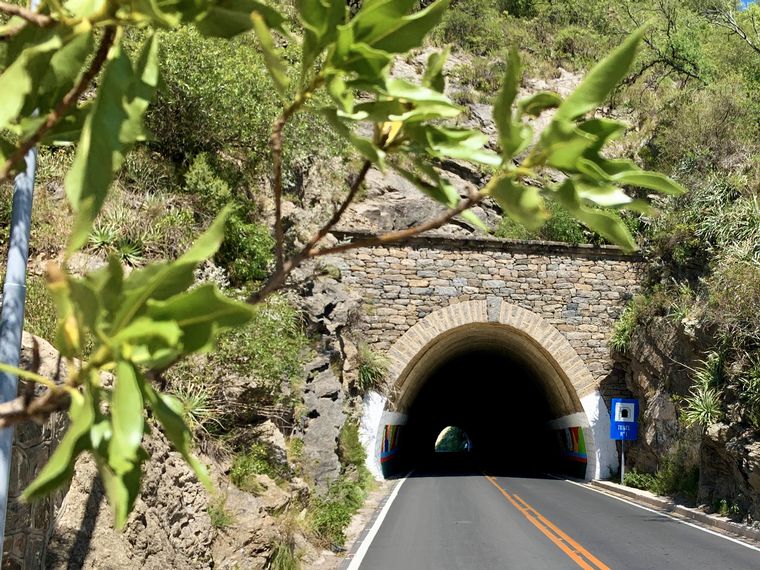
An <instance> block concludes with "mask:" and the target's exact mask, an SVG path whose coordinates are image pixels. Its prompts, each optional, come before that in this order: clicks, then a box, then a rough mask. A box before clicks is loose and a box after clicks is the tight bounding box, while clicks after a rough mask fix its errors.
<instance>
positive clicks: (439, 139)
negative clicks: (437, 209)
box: [404, 123, 501, 166]
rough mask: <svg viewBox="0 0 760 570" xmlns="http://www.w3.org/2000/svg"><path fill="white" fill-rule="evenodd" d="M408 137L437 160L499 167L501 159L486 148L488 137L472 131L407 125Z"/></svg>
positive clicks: (405, 128)
mask: <svg viewBox="0 0 760 570" xmlns="http://www.w3.org/2000/svg"><path fill="white" fill-rule="evenodd" d="M404 132H405V134H406V135H407V137H408V138H409V139H411V140H413V141H414V142H415V143H417V144H418V145H419V146H420V147H421V148H423V149H425V150H426V151H427V153H428V154H430V155H431V156H434V157H436V158H456V159H463V160H471V161H474V162H480V163H481V164H486V165H488V166H499V165H500V164H501V158H500V157H499V156H498V155H497V154H496V153H494V152H493V151H490V150H488V149H487V148H485V145H486V144H487V143H488V136H487V135H485V134H483V133H481V132H480V131H476V130H472V129H455V128H446V127H438V126H435V125H429V124H422V125H419V124H416V123H413V124H407V125H405V127H404Z"/></svg>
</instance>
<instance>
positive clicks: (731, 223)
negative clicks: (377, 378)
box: [0, 0, 760, 567]
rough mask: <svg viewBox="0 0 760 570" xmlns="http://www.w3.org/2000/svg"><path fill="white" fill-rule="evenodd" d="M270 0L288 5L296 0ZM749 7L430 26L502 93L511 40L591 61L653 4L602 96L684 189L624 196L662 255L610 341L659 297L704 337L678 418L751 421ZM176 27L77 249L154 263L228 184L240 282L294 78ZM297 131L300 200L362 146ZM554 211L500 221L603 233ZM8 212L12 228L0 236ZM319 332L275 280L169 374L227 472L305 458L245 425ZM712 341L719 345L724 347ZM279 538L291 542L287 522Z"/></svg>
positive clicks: (44, 231)
mask: <svg viewBox="0 0 760 570" xmlns="http://www.w3.org/2000/svg"><path fill="white" fill-rule="evenodd" d="M276 4H278V6H279V7H280V8H281V9H282V10H283V11H289V10H292V5H291V3H290V2H286V1H282V0H281V1H279V2H276ZM753 17H757V18H760V8H758V7H757V6H756V5H753V6H751V7H750V8H749V9H747V10H746V11H743V12H737V11H736V10H735V9H734V7H733V6H732V5H731V4H730V3H727V2H723V1H722V0H642V1H636V2H634V1H628V0H623V1H613V0H563V1H552V0H458V1H455V2H453V3H452V7H451V9H450V10H449V11H448V12H447V14H446V15H445V16H444V18H443V21H442V22H441V24H440V25H439V26H438V27H437V28H436V29H435V31H434V33H433V34H432V36H431V38H430V39H429V40H428V41H429V42H430V43H431V45H435V46H439V47H451V48H452V50H453V52H454V55H456V56H457V57H459V58H460V59H461V61H463V62H465V63H464V64H462V65H459V66H456V67H455V68H454V69H453V70H452V71H451V76H452V77H453V78H455V79H456V80H457V82H458V84H459V85H461V89H460V90H459V91H458V92H457V93H456V94H455V95H454V98H455V100H456V102H457V103H458V104H460V105H463V106H465V108H467V106H468V105H473V104H491V103H493V101H494V97H495V94H496V93H497V91H498V89H499V87H500V86H501V82H502V78H503V76H504V71H505V69H506V66H507V59H508V52H509V50H510V49H511V48H516V49H517V50H518V51H519V53H520V55H521V57H522V60H523V62H524V70H525V71H524V74H525V76H526V78H528V77H530V78H553V77H557V76H558V75H559V74H560V68H562V69H565V70H568V71H571V72H583V71H585V70H587V69H588V68H589V67H590V66H592V65H593V64H594V63H595V62H597V61H599V60H600V59H601V58H602V57H603V56H604V55H605V54H607V53H608V52H609V51H610V49H611V48H612V47H614V46H616V45H619V44H620V42H621V41H622V40H623V39H624V38H625V37H626V36H627V35H628V34H630V33H631V32H632V31H634V30H635V29H637V28H639V27H640V26H641V25H643V24H647V31H646V35H645V41H644V46H643V48H642V49H641V51H640V53H639V55H638V57H637V60H636V63H635V65H634V67H633V70H632V72H631V73H630V75H629V76H628V77H627V78H626V80H625V81H624V82H623V84H622V86H620V87H619V88H618V89H617V90H616V91H615V92H614V95H613V98H612V100H611V102H610V104H609V107H608V108H606V109H604V112H605V114H606V115H608V116H612V117H616V118H623V119H624V120H626V121H628V123H629V124H630V125H631V128H630V130H629V132H628V133H627V137H626V138H625V143H620V148H619V149H616V150H617V151H618V154H624V155H626V156H628V157H630V158H633V159H634V160H635V161H636V162H637V163H639V164H640V165H642V166H644V167H646V168H649V169H654V170H658V171H661V172H664V173H666V174H668V175H670V176H672V177H673V178H674V179H676V180H678V181H680V182H681V183H682V184H683V185H684V186H686V187H687V188H688V189H689V190H690V191H689V192H688V193H687V194H686V195H684V196H681V197H677V198H654V199H653V200H652V201H653V203H654V206H656V210H647V211H645V212H644V213H642V214H631V213H626V215H625V221H626V223H627V225H628V227H629V228H630V229H631V230H632V231H633V232H634V234H635V237H636V239H637V241H638V242H639V244H640V246H641V248H642V250H643V252H644V253H645V255H646V256H647V259H648V261H649V273H648V282H647V284H646V286H645V288H644V290H643V291H642V293H641V295H640V296H637V297H636V298H634V300H633V301H632V303H631V305H630V307H629V308H628V309H627V310H626V312H625V313H624V314H623V315H622V316H621V320H620V321H619V324H618V327H617V330H616V335H615V338H614V339H613V343H614V346H615V348H616V349H618V350H619V351H625V350H626V349H627V348H628V347H630V346H631V343H632V339H633V338H635V336H636V335H637V334H640V332H641V330H642V328H643V327H645V326H646V324H647V322H648V321H649V320H651V319H653V318H658V317H667V318H669V319H671V320H672V321H673V322H674V323H675V326H678V327H681V328H682V329H683V330H685V331H687V332H689V334H692V335H694V336H699V337H700V338H703V339H704V338H706V339H707V340H706V341H704V344H705V346H706V347H707V349H709V354H708V352H706V353H705V355H704V358H705V360H704V365H699V364H698V363H692V365H693V366H695V367H696V368H699V370H702V371H703V372H701V373H699V374H695V375H694V385H693V390H692V391H691V395H690V396H689V397H688V398H685V399H682V400H681V401H680V402H679V412H680V413H681V414H682V417H683V421H684V422H685V423H691V424H696V425H700V426H703V427H704V428H707V427H709V426H710V425H713V424H715V423H717V422H721V421H725V422H734V423H739V424H741V425H743V426H746V427H747V429H751V430H755V432H754V433H755V435H756V434H757V430H759V429H760V319H758V314H759V311H760V36H759V35H758V34H757V30H756V28H754V27H753V25H752V18H753ZM131 33H132V36H130V38H129V39H130V45H131V49H133V50H137V49H138V46H139V45H140V43H141V39H142V38H141V37H140V32H138V31H133V32H131ZM278 42H279V43H280V47H281V48H282V55H283V59H284V61H285V62H286V64H287V73H288V74H290V75H291V76H292V77H296V76H297V73H298V69H297V68H298V64H299V63H298V62H299V58H300V53H299V51H300V46H299V44H298V42H297V41H288V40H287V39H285V38H278ZM160 45H161V48H160V49H161V51H160V59H161V62H162V69H163V71H164V72H163V76H162V85H161V88H160V89H159V92H158V96H157V99H156V102H155V104H154V105H153V106H152V107H151V110H150V112H149V115H148V118H147V125H148V128H149V129H150V132H151V138H150V140H149V141H148V142H145V143H141V144H139V145H138V146H137V147H136V148H135V149H134V150H133V151H132V152H131V153H130V154H129V155H128V156H127V159H126V161H125V163H124V166H123V167H122V168H121V170H120V172H119V173H118V176H117V178H116V180H115V182H114V184H113V191H112V192H111V195H110V197H109V200H108V202H107V204H106V206H105V208H104V209H103V211H102V213H101V214H100V216H99V217H98V219H97V221H96V224H95V227H94V229H93V230H92V231H91V233H90V235H89V238H88V244H87V246H86V248H85V252H86V254H87V256H82V258H81V259H80V261H81V263H82V264H84V265H86V264H87V263H90V262H92V259H95V260H101V261H102V260H104V259H105V258H106V257H107V256H108V255H111V254H115V255H116V256H118V258H119V259H120V260H121V261H122V262H123V263H125V264H126V265H128V266H131V267H140V266H143V265H145V264H146V263H148V262H150V261H153V260H157V259H163V258H176V257H177V256H178V255H179V254H180V253H181V252H183V251H185V250H186V249H187V248H188V246H189V244H190V243H191V242H192V240H193V238H194V236H197V235H198V233H199V232H200V230H201V229H202V228H205V227H207V226H208V225H209V223H210V222H211V220H212V219H213V218H214V217H215V215H216V214H217V213H218V212H219V211H220V210H221V209H222V208H223V207H224V206H225V205H227V204H231V205H232V207H233V213H232V214H231V216H230V218H229V219H228V221H227V225H226V229H225V239H224V242H223V244H222V246H221V248H220V250H219V252H218V254H217V255H216V257H215V258H214V260H213V262H209V263H207V264H206V265H204V266H203V267H202V268H201V269H200V270H199V272H198V273H197V275H196V277H197V278H198V280H199V281H205V282H213V283H216V284H217V285H219V286H220V287H222V288H223V289H224V290H225V291H227V292H229V293H230V294H232V295H234V296H237V297H238V298H245V296H246V294H247V293H249V292H250V291H251V290H254V289H255V288H256V287H257V286H258V284H260V283H261V281H262V280H264V279H265V278H266V277H267V275H268V274H269V272H270V271H271V269H272V262H273V251H272V250H273V246H274V241H273V238H272V235H271V233H272V232H271V227H270V226H271V221H272V204H271V200H270V198H269V197H268V196H269V195H270V188H269V180H268V175H269V168H270V155H269V133H270V129H271V125H272V122H273V121H274V119H275V118H276V117H277V115H278V113H279V112H280V111H281V100H280V98H279V97H278V96H277V93H276V92H275V91H274V90H273V89H272V87H271V83H270V80H269V74H268V72H267V67H266V62H265V58H264V55H263V54H262V53H261V51H260V49H259V47H258V43H257V42H256V41H255V39H254V37H253V36H252V35H251V34H242V35H240V36H237V37H236V38H234V39H232V40H226V39H224V40H223V39H213V38H207V37H204V36H202V35H201V34H200V33H198V32H197V31H196V30H195V29H192V28H189V27H188V28H181V29H179V30H177V31H166V32H161V44H160ZM0 46H3V44H2V43H0ZM0 49H2V47H0ZM4 55H5V54H3V53H0V56H4ZM321 96H324V95H321ZM285 138H286V140H287V144H286V145H285V157H284V164H285V171H284V189H285V192H286V197H287V198H288V199H289V200H290V201H292V202H293V203H294V204H296V205H299V206H303V207H308V204H306V203H305V198H304V181H305V179H306V178H307V177H308V175H309V173H310V172H312V171H314V169H316V168H317V167H318V166H319V165H324V164H330V169H329V170H330V176H331V177H334V180H337V181H338V182H340V183H343V182H344V181H345V180H347V179H349V177H350V176H351V174H352V173H353V172H355V171H356V170H357V168H356V165H357V164H358V157H357V156H356V155H355V154H354V153H353V152H352V151H350V150H349V149H348V147H347V145H346V143H345V142H343V141H342V139H339V138H338V137H337V136H336V135H335V134H334V132H333V131H332V130H330V129H328V128H327V126H326V125H325V124H324V120H323V119H322V118H321V117H320V116H319V115H316V114H308V113H304V114H300V115H298V116H297V117H296V118H295V119H294V120H293V121H292V122H290V123H289V124H288V126H287V130H286V133H285ZM314 149H318V152H315V150H314ZM72 159H73V150H72V149H71V148H66V147H63V148H57V149H52V150H51V149H43V150H42V151H41V154H40V160H39V164H40V169H39V173H38V177H37V195H36V201H35V205H34V219H33V230H32V234H33V235H32V246H31V247H32V251H31V255H30V259H31V260H32V265H31V268H32V274H31V275H30V283H29V301H28V303H29V311H28V313H29V314H28V325H27V328H28V330H29V331H30V332H32V333H34V334H38V335H40V336H42V337H45V338H47V339H49V340H52V337H53V335H54V331H55V323H54V320H55V317H54V313H53V310H52V303H51V301H50V299H49V298H48V293H47V291H46V290H45V288H44V280H43V278H42V277H41V275H42V273H43V266H44V262H45V261H47V260H51V259H56V258H59V257H60V254H61V251H62V249H63V248H64V246H65V238H66V236H67V233H68V231H67V230H68V229H69V228H70V227H71V224H72V217H71V215H70V214H69V212H67V211H66V208H65V207H64V206H63V204H64V201H63V200H64V198H63V186H62V178H63V173H64V172H65V170H66V169H67V168H68V166H69V165H70V164H71V161H72ZM637 192H639V196H640V197H642V198H646V197H647V196H646V193H644V192H643V191H637ZM325 206H329V204H326V205H325ZM552 214H553V216H552V218H551V219H550V220H549V221H548V222H547V223H546V224H545V225H544V226H543V227H541V228H539V229H536V230H527V229H525V228H524V227H523V226H522V225H520V224H519V223H518V222H515V221H514V220H513V219H512V218H510V217H508V216H506V215H504V216H502V219H501V221H500V222H499V224H498V225H497V226H496V227H494V228H492V230H493V232H494V233H495V235H497V236H499V237H504V238H513V239H545V240H556V241H565V242H570V243H579V242H594V243H602V242H603V241H604V240H603V239H602V238H601V237H599V236H598V235H597V234H595V233H594V232H592V231H591V230H589V229H587V228H586V227H584V226H583V225H581V224H580V223H579V222H577V221H576V220H575V218H573V217H572V216H570V215H569V214H567V213H566V212H565V211H564V210H563V209H561V208H559V207H553V209H552ZM9 217H10V188H9V187H7V186H5V187H2V188H0V227H1V228H3V229H5V228H7V227H8V223H9ZM6 234H7V232H6V231H2V232H0V245H2V246H3V247H4V246H5V240H6V239H7V235H6ZM90 256H91V258H90ZM253 331H256V334H253ZM313 341H314V339H311V338H309V336H308V334H307V330H306V327H305V326H304V323H303V321H302V319H301V317H300V314H299V313H298V310H297V309H296V308H295V306H294V303H293V302H292V298H290V297H288V296H285V295H283V296H277V297H273V298H272V299H270V301H268V302H267V304H266V305H264V306H262V307H260V310H259V311H258V313H257V314H256V316H255V317H254V319H253V321H252V322H251V323H250V324H249V325H247V327H246V328H244V329H242V331H237V332H235V333H234V334H227V335H225V336H223V337H222V338H221V343H220V350H219V351H217V352H216V353H214V354H213V355H210V356H202V357H198V358H197V359H193V360H188V361H185V362H184V363H183V364H181V365H180V366H178V367H176V368H174V369H173V370H172V371H171V372H170V373H169V374H168V375H167V378H166V379H165V381H166V382H167V389H168V390H169V391H171V392H173V393H175V394H176V395H178V396H179V397H180V398H181V400H182V401H183V403H184V404H185V408H186V410H185V411H186V415H187V416H188V418H189V420H190V422H191V423H192V425H193V427H194V429H195V432H196V436H197V438H198V439H199V440H203V441H212V442H213V445H215V446H219V447H220V448H221V449H223V450H224V451H225V452H226V453H229V454H230V455H231V456H232V460H231V461H232V468H231V472H230V477H231V478H232V481H233V482H234V483H235V484H236V485H238V486H239V487H240V488H242V489H244V490H247V491H251V492H254V493H255V492H256V491H257V490H260V489H259V487H257V485H258V483H257V482H256V478H255V476H256V475H261V474H266V475H268V476H271V478H272V479H273V480H276V481H279V482H281V481H283V480H289V479H292V478H293V477H294V476H295V474H294V473H291V472H290V471H287V470H286V471H282V470H281V468H282V461H280V462H279V463H278V460H275V459H273V458H272V456H271V454H270V453H269V450H268V449H266V448H262V447H256V446H252V445H251V441H250V428H251V425H252V424H257V423H262V422H263V421H264V420H265V419H272V418H274V419H277V420H278V421H280V420H283V418H284V420H285V423H287V424H289V425H297V424H298V422H299V420H300V414H301V413H302V410H301V404H300V402H301V397H302V394H301V390H302V385H301V384H302V382H303V378H302V376H303V374H302V366H303V364H304V363H305V362H306V361H307V360H308V359H309V356H310V351H311V346H312V345H313V344H314V342H313ZM707 349H706V350H707ZM711 355H714V356H711ZM711 358H712V359H713V360H716V361H717V360H719V364H717V365H716V364H714V363H713V364H710V362H712V361H711V360H710V359H711ZM711 366H712V368H710V367H711ZM220 369H224V371H225V372H224V374H219V373H218V371H219V370H220ZM708 369H709V371H711V372H709V373H708V372H704V370H708ZM718 369H719V370H718ZM716 370H718V371H717V372H716ZM230 376H234V377H238V378H247V379H251V386H250V391H249V392H248V393H247V397H248V399H249V406H248V407H246V408H235V407H234V406H230V404H229V402H228V401H227V400H226V399H225V395H224V390H223V386H224V384H225V382H228V381H229V377H230ZM373 382H374V380H372V379H370V380H368V381H367V385H371V384H372V383H373ZM737 402H738V403H739V405H738V407H737V406H736V405H735V404H736V403H737ZM346 426H347V427H346V428H344V431H343V432H342V435H341V440H340V442H339V444H340V446H341V450H342V454H341V459H342V465H343V468H342V475H341V477H340V478H339V479H338V480H336V481H335V482H334V483H333V484H332V485H331V486H330V487H329V488H328V489H327V490H326V491H325V492H324V493H322V494H321V495H314V498H313V499H312V500H311V501H310V502H309V501H305V502H304V504H303V506H304V507H305V508H307V510H308V516H307V521H308V522H307V523H304V524H307V525H310V532H311V533H312V535H313V536H314V537H316V538H315V540H317V541H319V542H320V543H321V544H322V545H324V546H333V547H337V546H340V545H342V543H343V541H344V540H345V535H344V530H345V527H346V526H347V524H348V522H349V521H350V516H351V514H352V513H353V512H355V511H356V510H357V509H358V508H359V506H360V505H361V502H362V500H363V498H364V496H365V493H366V489H367V487H368V485H369V476H368V474H367V473H366V472H365V470H364V468H363V457H362V453H363V452H362V450H361V448H360V446H359V445H358V439H357V436H356V426H355V425H353V424H346ZM289 444H290V449H291V450H292V451H293V453H292V457H290V458H289V459H290V461H291V463H293V464H298V462H299V460H300V457H301V456H300V451H299V447H300V446H302V445H303V443H302V442H300V443H299V440H298V439H297V438H293V439H292V440H291V441H290V442H289ZM285 464H286V467H287V462H285ZM663 466H664V467H663V469H662V470H661V471H663V472H664V471H665V467H667V469H671V470H672V464H666V463H663ZM297 474H298V475H301V473H297ZM655 476H656V474H652V477H655ZM662 477H663V475H661V478H662ZM650 483H651V482H650ZM650 486H651V485H650ZM216 510H217V514H218V517H217V518H216V520H217V521H218V522H219V526H220V527H225V526H229V524H230V521H229V520H227V519H226V518H225V516H226V515H225V510H224V505H216ZM279 546H280V547H281V550H282V551H283V552H287V553H289V555H290V554H292V550H293V546H292V545H291V544H290V543H287V544H284V546H283V545H279ZM282 556H283V557H285V554H283V555H282ZM293 564H297V562H293ZM283 567H285V566H283Z"/></svg>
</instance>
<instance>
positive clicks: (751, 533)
mask: <svg viewBox="0 0 760 570" xmlns="http://www.w3.org/2000/svg"><path fill="white" fill-rule="evenodd" d="M568 481H569V482H571V483H575V484H579V485H584V486H586V487H590V488H592V489H594V490H596V491H599V492H601V493H604V494H606V495H610V496H612V497H616V498H619V499H624V500H627V501H630V502H632V503H635V504H636V505H639V506H643V507H648V508H650V509H654V510H656V511H660V512H662V513H663V514H668V515H670V516H673V517H675V518H677V519H680V520H682V521H684V522H690V523H692V524H694V525H696V526H699V527H702V528H706V529H708V530H711V531H714V532H718V533H719V534H724V535H727V536H729V537H732V538H735V539H739V540H741V541H743V542H746V543H748V544H751V545H752V546H755V547H760V530H758V529H755V528H752V527H750V526H747V525H745V524H740V523H736V522H734V521H732V520H730V519H728V518H726V517H721V516H719V515H714V514H707V513H705V512H703V511H701V510H699V509H695V508H690V507H685V506H683V505H679V504H677V503H675V502H674V501H673V500H672V499H669V498H667V497H661V496H659V495H655V494H654V493H650V492H649V491H644V490H642V489H634V488H633V487H626V486H624V485H620V484H618V483H613V482H611V481H599V480H594V481H589V482H581V481H573V480H570V479H568Z"/></svg>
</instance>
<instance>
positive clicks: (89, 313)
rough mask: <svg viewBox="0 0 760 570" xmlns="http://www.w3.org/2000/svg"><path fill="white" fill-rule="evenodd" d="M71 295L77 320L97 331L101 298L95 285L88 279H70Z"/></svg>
mask: <svg viewBox="0 0 760 570" xmlns="http://www.w3.org/2000/svg"><path fill="white" fill-rule="evenodd" d="M69 296H70V299H71V301H72V303H73V304H74V306H75V307H76V314H77V320H78V321H79V322H80V323H82V324H83V325H84V326H86V327H87V328H89V329H90V330H91V331H95V329H96V327H97V322H98V317H99V316H100V299H98V295H97V293H96V292H95V290H94V289H93V287H92V286H91V285H90V284H89V283H87V282H86V281H80V280H77V279H70V280H69Z"/></svg>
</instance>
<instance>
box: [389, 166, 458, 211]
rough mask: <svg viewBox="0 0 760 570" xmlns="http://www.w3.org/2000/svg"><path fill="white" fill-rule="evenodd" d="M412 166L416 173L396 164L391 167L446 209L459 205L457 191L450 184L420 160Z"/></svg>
mask: <svg viewBox="0 0 760 570" xmlns="http://www.w3.org/2000/svg"><path fill="white" fill-rule="evenodd" d="M414 164H415V167H416V169H417V170H418V172H415V171H412V170H409V169H406V168H404V167H402V166H400V165H398V164H394V165H393V167H394V169H395V170H396V171H397V172H398V173H399V174H401V176H403V177H404V178H406V179H407V180H408V181H409V182H411V183H412V184H414V185H415V186H416V187H417V188H418V189H419V190H420V191H421V192H422V193H423V194H425V195H426V196H428V197H430V198H432V199H433V200H435V201H436V202H439V203H441V204H443V205H444V206H446V207H447V208H454V207H455V206H456V205H457V204H458V203H459V191H458V190H457V189H456V188H454V185H453V184H451V182H449V181H448V180H447V179H446V178H444V177H442V176H441V175H440V174H438V172H437V171H436V170H435V169H434V168H433V167H432V166H430V165H429V164H425V163H424V162H423V161H422V160H419V159H418V160H415V162H414Z"/></svg>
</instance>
